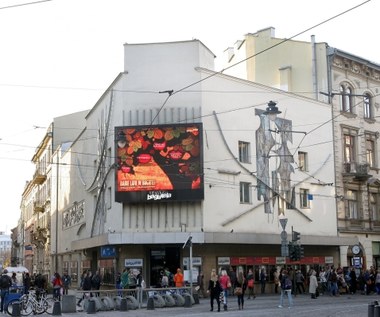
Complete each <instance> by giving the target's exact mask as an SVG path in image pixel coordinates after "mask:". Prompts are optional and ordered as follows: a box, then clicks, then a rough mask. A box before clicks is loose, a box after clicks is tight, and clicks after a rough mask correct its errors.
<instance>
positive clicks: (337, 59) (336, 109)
mask: <svg viewBox="0 0 380 317" xmlns="http://www.w3.org/2000/svg"><path fill="white" fill-rule="evenodd" d="M248 57H249V58H248ZM245 59H246V61H245V62H243V63H240V64H239V66H238V67H232V68H229V69H227V70H226V72H227V73H228V74H230V75H235V76H237V77H240V78H245V79H248V80H252V81H254V82H257V83H261V84H264V85H268V86H271V87H276V88H279V89H281V90H283V91H289V92H294V93H296V94H299V95H303V96H306V97H309V98H313V99H315V100H319V101H321V102H325V103H327V104H329V105H331V109H332V118H331V123H332V126H333V144H334V170H335V180H334V187H335V192H336V206H337V229H338V233H339V236H341V237H343V236H345V237H349V236H352V237H357V238H358V239H359V244H358V245H356V244H355V245H352V246H349V247H348V248H346V247H343V248H341V249H340V254H341V264H342V265H343V266H350V265H353V264H354V263H355V264H358V263H360V266H362V267H370V266H372V265H374V266H376V267H379V265H380V247H379V242H380V230H379V229H380V227H379V224H380V223H379V215H380V200H379V198H380V196H379V189H380V187H379V185H380V183H379V154H380V152H379V132H378V131H379V129H380V121H379V117H380V112H379V111H380V110H379V105H380V99H379V84H380V65H379V64H376V63H374V62H372V61H369V60H366V59H365V58H362V57H359V56H355V55H353V54H350V53H348V52H344V51H341V50H339V49H337V48H333V47H330V46H329V45H328V44H327V43H324V42H316V41H315V37H314V36H312V37H311V40H310V42H305V41H296V40H286V39H280V38H276V37H275V29H274V28H273V27H269V28H266V29H263V30H260V31H257V32H256V33H249V34H246V35H245V36H244V37H243V38H242V39H241V40H238V41H236V43H235V45H233V46H231V47H229V48H228V49H227V50H226V51H225V56H224V61H225V63H226V64H225V65H226V66H231V65H233V64H235V63H237V62H239V61H242V60H245ZM330 141H332V139H329V138H326V139H325V142H330Z"/></svg>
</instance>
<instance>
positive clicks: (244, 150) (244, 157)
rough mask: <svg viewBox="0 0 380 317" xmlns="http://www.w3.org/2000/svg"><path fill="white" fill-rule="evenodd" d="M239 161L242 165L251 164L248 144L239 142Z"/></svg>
mask: <svg viewBox="0 0 380 317" xmlns="http://www.w3.org/2000/svg"><path fill="white" fill-rule="evenodd" d="M239 161H240V162H242V163H251V153H250V144H249V143H248V142H243V141H239Z"/></svg>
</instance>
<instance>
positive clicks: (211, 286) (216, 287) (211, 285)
mask: <svg viewBox="0 0 380 317" xmlns="http://www.w3.org/2000/svg"><path fill="white" fill-rule="evenodd" d="M221 291H222V287H221V286H220V283H219V279H218V275H217V274H216V270H215V269H213V270H211V277H210V280H209V282H208V288H207V293H209V294H210V305H211V309H210V311H213V310H214V299H215V300H216V303H217V305H218V312H220V293H221Z"/></svg>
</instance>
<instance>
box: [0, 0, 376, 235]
mask: <svg viewBox="0 0 380 317" xmlns="http://www.w3.org/2000/svg"><path fill="white" fill-rule="evenodd" d="M30 2H37V1H36V0H35V1H30ZM26 3H28V1H20V0H0V30H1V31H0V34H1V37H0V111H1V116H0V120H1V122H0V139H1V140H0V175H1V178H2V180H1V182H0V193H1V197H2V199H1V202H2V204H1V216H2V217H1V221H0V230H2V231H6V233H9V230H10V229H11V228H13V227H14V226H16V224H17V220H18V218H19V214H20V203H21V194H22V192H23V189H24V186H25V183H26V181H27V180H30V179H31V178H32V175H33V173H34V170H35V166H34V165H33V164H32V163H31V159H32V156H33V154H34V152H35V148H36V147H37V146H38V145H39V143H40V142H41V140H42V139H41V138H42V137H43V135H44V133H45V132H46V128H47V127H48V126H49V124H50V123H51V122H52V119H53V118H54V117H58V116H61V115H65V114H68V113H72V112H76V111H81V110H86V109H90V108H92V107H93V105H94V104H95V102H96V101H97V99H98V98H99V97H100V96H101V94H102V93H103V92H104V90H105V89H106V88H107V87H108V86H109V85H110V84H111V82H112V81H113V79H114V78H115V77H116V76H117V74H118V73H119V72H121V71H123V44H124V43H146V42H166V41H181V40H191V39H193V38H196V39H199V40H201V41H202V42H203V43H204V44H205V45H206V46H207V47H208V48H209V49H210V50H211V51H212V52H213V53H214V54H215V55H217V56H218V57H220V56H222V52H223V51H224V50H225V49H226V48H227V47H228V46H231V45H233V44H234V43H235V41H236V40H239V39H241V38H242V37H243V36H244V35H245V34H247V33H254V32H256V31H258V30H260V29H263V28H266V27H269V26H272V27H274V28H275V29H276V37H279V38H291V37H293V36H295V35H296V34H299V33H302V32H303V31H305V30H308V29H309V28H312V27H314V26H316V25H318V24H321V23H322V22H324V21H327V20H329V19H331V20H329V21H327V22H325V23H322V24H321V25H319V26H316V27H315V28H313V29H312V30H310V31H307V32H305V33H304V34H302V35H300V36H297V37H295V38H294V39H295V40H306V41H310V37H311V35H315V37H316V41H317V42H327V43H328V44H329V45H330V46H333V47H336V48H339V49H341V50H344V51H347V52H349V53H352V54H355V55H358V56H360V57H363V58H366V59H368V60H371V61H373V62H376V63H378V64H379V63H380V43H379V40H378V33H379V25H378V14H379V12H380V1H378V0H370V1H357V0H345V1H331V0H320V1H306V0H289V1H284V0H266V1H254V0H234V1H226V0H192V1H181V0H138V1H132V0H51V1H40V2H39V3H35V4H30V5H21V4H26ZM17 4H20V6H15V5H17ZM361 4H362V5H361ZM11 6H13V7H11ZM356 6H358V7H357V8H355V9H353V8H354V7H356ZM350 9H352V10H350ZM347 10H348V12H346V13H344V12H345V11H347ZM341 13H344V14H342V15H340V16H338V17H335V16H337V15H339V14H341ZM334 17H335V18H334ZM217 65H218V64H217ZM216 70H219V69H216ZM5 215H6V216H5Z"/></svg>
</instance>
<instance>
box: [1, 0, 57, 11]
mask: <svg viewBox="0 0 380 317" xmlns="http://www.w3.org/2000/svg"><path fill="white" fill-rule="evenodd" d="M49 1H53V0H40V1H34V2H25V3H19V4H14V5H10V6H6V7H0V10H3V9H12V8H16V7H24V6H28V5H32V4H40V3H43V2H49Z"/></svg>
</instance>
